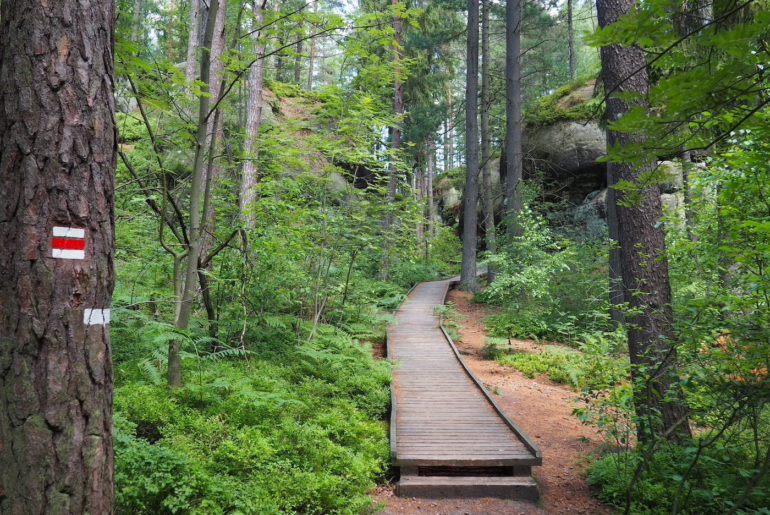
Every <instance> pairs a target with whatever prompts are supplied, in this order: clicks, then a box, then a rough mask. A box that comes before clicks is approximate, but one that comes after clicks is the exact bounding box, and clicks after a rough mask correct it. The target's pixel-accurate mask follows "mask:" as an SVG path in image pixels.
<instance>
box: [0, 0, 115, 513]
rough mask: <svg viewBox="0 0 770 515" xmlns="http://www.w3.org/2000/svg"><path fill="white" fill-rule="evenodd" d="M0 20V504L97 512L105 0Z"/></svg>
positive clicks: (107, 473)
mask: <svg viewBox="0 0 770 515" xmlns="http://www.w3.org/2000/svg"><path fill="white" fill-rule="evenodd" d="M0 20H2V21H0V112H1V113H2V115H0V192H2V193H1V194H0V244H1V245H2V249H3V250H2V252H0V274H2V278H3V280H2V281H0V513H4V514H5V513H7V514H17V513H18V514H23V513H34V514H44V513H46V514H47V513H58V514H82V513H94V514H96V513H99V514H101V513H104V514H109V513H113V510H114V507H113V499H114V473H113V461H114V459H113V443H112V384H113V376H112V359H111V348H110V337H109V331H108V329H107V325H106V323H107V319H106V318H103V317H108V313H109V312H108V311H103V310H109V308H110V302H111V299H112V290H113V286H114V279H115V275H114V268H113V256H114V240H115V236H114V222H115V217H114V212H113V205H114V171H115V161H116V156H117V137H116V130H115V121H114V118H113V112H114V101H113V84H114V75H113V47H114V39H113V38H114V36H113V34H114V28H115V27H114V23H115V8H114V3H113V2H82V1H76V0H58V1H56V2H44V1H41V0H28V1H24V2H9V1H5V2H2V7H1V8H0ZM73 229H74V230H73ZM57 235H58V236H59V237H63V238H64V240H62V239H59V238H57ZM68 237H69V238H75V239H74V240H73V239H66V238H68ZM78 241H81V242H84V244H85V248H84V250H83V251H82V252H81V251H80V250H77V251H76V250H70V251H69V252H64V251H56V250H54V249H55V248H56V247H59V248H61V247H62V245H64V248H69V249H73V248H76V247H79V246H82V243H81V244H78V243H77V242H78ZM57 256H60V257H65V256H68V258H64V259H61V258H57ZM92 310H93V311H92Z"/></svg>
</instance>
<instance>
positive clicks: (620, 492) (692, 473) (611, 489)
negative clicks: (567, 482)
mask: <svg viewBox="0 0 770 515" xmlns="http://www.w3.org/2000/svg"><path fill="white" fill-rule="evenodd" d="M713 436H714V435H713V434H712V432H708V433H706V434H703V435H701V436H700V437H699V438H698V440H696V441H695V442H692V444H691V445H689V446H677V445H664V446H663V448H661V449H660V450H659V451H658V452H655V453H652V454H651V455H645V454H644V450H633V451H626V452H623V453H617V454H608V455H606V456H604V457H603V458H601V459H599V460H597V461H594V462H593V463H592V464H591V465H590V468H589V471H588V477H587V479H588V482H589V483H590V484H591V485H594V486H596V487H600V489H598V490H597V495H598V497H599V499H600V500H602V501H603V502H605V503H607V504H610V505H612V506H615V507H617V508H619V509H621V510H625V509H626V506H628V511H627V513H634V514H637V513H638V514H657V513H693V514H695V513H697V514H699V515H700V514H703V515H709V514H713V515H718V514H723V513H741V514H749V513H752V514H756V515H760V514H762V515H767V514H770V508H768V503H767V500H768V498H770V481H768V480H767V478H764V479H763V480H761V481H759V482H758V484H757V485H756V486H755V488H753V489H751V490H748V491H746V490H745V481H746V479H747V478H751V477H752V476H754V475H756V474H757V470H756V469H755V468H753V467H752V466H751V465H749V464H748V463H750V456H749V455H748V454H747V453H745V452H744V450H743V449H742V448H741V447H740V446H739V445H733V446H728V447H724V448H713V447H711V448H709V447H708V445H709V444H708V441H709V439H710V438H712V437H713ZM696 455H697V456H699V460H698V461H697V462H695V464H694V465H693V457H695V456H696ZM744 492H747V493H746V495H745V497H743V496H742V494H743V493H744ZM738 499H741V501H740V502H741V503H742V505H743V507H742V508H739V506H738V503H737V502H736V501H737V500H738Z"/></svg>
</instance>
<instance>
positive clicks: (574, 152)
mask: <svg viewBox="0 0 770 515" xmlns="http://www.w3.org/2000/svg"><path fill="white" fill-rule="evenodd" d="M522 150H523V151H524V156H525V160H526V161H528V164H529V165H530V166H531V167H532V168H535V169H537V170H540V171H545V172H549V173H548V175H550V176H552V178H553V179H559V178H562V177H568V176H574V175H575V174H580V172H581V171H585V170H591V169H594V168H595V167H596V165H597V163H596V161H597V159H599V158H600V157H602V156H603V155H605V154H606V152H607V137H606V135H605V132H604V129H602V128H601V127H600V126H599V123H598V122H596V121H587V122H579V121H573V120H561V121H557V122H554V123H552V124H550V125H546V126H542V127H536V128H533V129H526V130H525V132H524V140H523V142H522Z"/></svg>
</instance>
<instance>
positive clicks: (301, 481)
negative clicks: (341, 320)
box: [115, 326, 390, 514]
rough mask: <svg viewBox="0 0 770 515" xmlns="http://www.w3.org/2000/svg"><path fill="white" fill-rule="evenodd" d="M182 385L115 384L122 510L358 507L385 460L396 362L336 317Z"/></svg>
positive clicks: (205, 367) (199, 367) (205, 368)
mask: <svg viewBox="0 0 770 515" xmlns="http://www.w3.org/2000/svg"><path fill="white" fill-rule="evenodd" d="M186 368H188V369H189V370H190V371H191V373H190V374H189V379H188V383H187V384H186V385H185V386H184V387H183V388H180V389H177V390H169V389H168V388H167V387H165V386H161V385H153V384H142V383H139V382H131V383H128V384H124V385H122V386H120V387H119V388H117V389H116V392H115V410H116V432H117V435H116V456H117V471H116V479H117V506H118V513H126V514H129V513H130V514H165V513H194V514H195V513H206V514H210V513H255V514H256V513H259V514H262V513H281V512H303V513H360V512H363V511H366V510H368V509H370V507H371V499H370V498H369V497H368V496H367V495H366V494H367V492H368V491H369V490H370V489H371V488H372V487H373V486H374V484H375V480H376V479H377V478H379V477H380V476H382V474H383V473H384V472H385V471H386V469H387V464H388V458H389V447H388V440H387V432H386V425H385V423H384V422H383V419H384V417H385V414H386V412H387V409H388V405H389V389H388V384H389V377H390V376H389V370H388V365H387V364H386V363H384V362H375V361H374V360H373V359H372V358H371V355H370V349H369V348H368V346H366V345H360V344H359V343H358V342H357V341H356V340H354V339H352V338H350V337H349V336H346V335H345V334H344V333H343V332H341V331H339V330H338V329H336V328H331V327H329V326H322V327H321V328H319V331H318V334H317V337H316V338H315V339H314V340H313V341H312V342H310V343H307V344H304V345H299V346H297V347H294V348H292V349H285V350H284V352H282V353H275V352H265V353H260V352H258V351H257V352H255V353H254V354H252V355H250V356H249V360H248V361H232V360H220V361H214V360H200V359H198V360H195V361H193V360H192V359H190V360H188V363H187V364H186Z"/></svg>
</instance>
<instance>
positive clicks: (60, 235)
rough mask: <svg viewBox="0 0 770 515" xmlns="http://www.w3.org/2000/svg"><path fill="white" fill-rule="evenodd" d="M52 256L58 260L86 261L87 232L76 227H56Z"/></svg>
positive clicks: (52, 242)
mask: <svg viewBox="0 0 770 515" xmlns="http://www.w3.org/2000/svg"><path fill="white" fill-rule="evenodd" d="M51 256H52V257H54V258H56V259H85V257H86V231H85V230H84V229H76V228H74V227H54V228H53V239H52V240H51Z"/></svg>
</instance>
